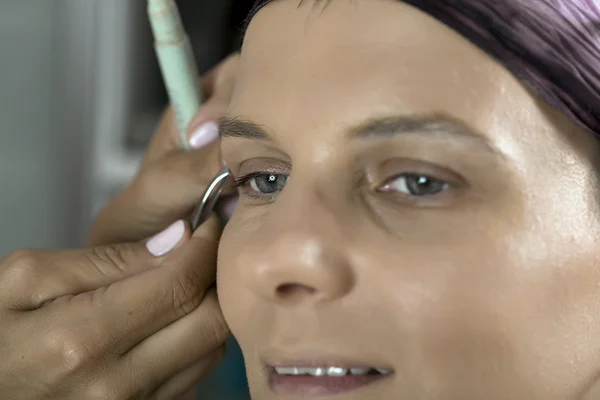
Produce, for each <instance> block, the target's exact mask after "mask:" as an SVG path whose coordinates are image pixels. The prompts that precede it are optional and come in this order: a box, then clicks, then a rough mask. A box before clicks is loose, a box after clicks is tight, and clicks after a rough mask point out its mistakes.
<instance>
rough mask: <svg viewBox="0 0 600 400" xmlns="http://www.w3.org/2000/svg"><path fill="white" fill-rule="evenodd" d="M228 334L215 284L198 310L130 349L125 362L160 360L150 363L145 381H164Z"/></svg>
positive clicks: (136, 365) (137, 364)
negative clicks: (153, 363) (158, 362)
mask: <svg viewBox="0 0 600 400" xmlns="http://www.w3.org/2000/svg"><path fill="white" fill-rule="evenodd" d="M229 334H230V332H229V328H228V327H227V324H226V323H225V319H224V318H223V314H222V312H221V308H220V306H219V301H218V299H217V294H216V289H214V288H212V289H211V290H210V291H209V292H207V294H206V297H205V298H204V300H203V301H202V304H201V305H200V306H199V307H198V308H197V309H196V310H194V311H193V312H192V313H190V314H189V315H187V316H186V317H184V318H182V319H180V320H178V321H176V322H174V323H173V324H171V325H170V326H168V327H166V328H165V329H163V330H161V331H159V332H157V333H155V334H154V335H152V336H150V337H148V338H147V339H146V340H144V341H143V342H142V343H140V344H139V345H138V346H136V347H134V348H133V349H131V351H130V352H129V353H128V354H127V355H126V357H127V362H126V364H127V365H130V366H131V367H132V368H141V367H142V366H144V365H149V362H150V360H161V362H160V364H156V365H152V366H151V371H149V374H148V375H147V376H146V378H147V379H149V382H146V383H148V384H150V383H151V382H152V380H154V381H158V382H162V381H164V380H165V379H167V378H168V377H169V376H171V375H172V374H173V371H179V370H182V369H183V368H185V367H186V366H188V365H190V364H192V363H193V362H194V361H195V360H198V359H200V358H202V357H204V356H205V355H206V354H209V353H211V352H213V351H214V350H215V349H217V348H219V347H220V346H222V345H223V343H225V340H227V338H228V337H229Z"/></svg>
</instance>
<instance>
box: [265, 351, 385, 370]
mask: <svg viewBox="0 0 600 400" xmlns="http://www.w3.org/2000/svg"><path fill="white" fill-rule="evenodd" d="M262 362H263V364H264V365H265V366H267V367H277V368H280V367H299V368H318V367H339V368H346V369H350V368H378V369H384V370H389V371H392V370H393V368H391V366H390V365H389V364H388V363H386V362H385V361H384V360H381V359H361V358H359V357H353V356H348V355H340V354H335V353H331V352H327V351H316V350H307V351H298V352H294V353H290V352H284V351H277V350H271V351H268V352H266V353H264V355H263V357H262Z"/></svg>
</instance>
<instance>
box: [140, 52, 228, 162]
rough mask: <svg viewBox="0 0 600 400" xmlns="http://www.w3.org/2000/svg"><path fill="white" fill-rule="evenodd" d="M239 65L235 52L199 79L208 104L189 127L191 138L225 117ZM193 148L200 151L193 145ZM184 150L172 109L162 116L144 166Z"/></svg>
mask: <svg viewBox="0 0 600 400" xmlns="http://www.w3.org/2000/svg"><path fill="white" fill-rule="evenodd" d="M238 63H239V55H238V54H237V53H235V54H233V55H231V56H229V57H228V58H226V59H225V60H223V61H222V62H221V63H219V64H218V65H217V66H216V67H214V68H213V69H212V70H211V71H209V72H208V73H207V74H205V75H204V77H203V78H202V79H201V80H200V86H201V88H202V92H203V95H204V98H205V104H204V105H203V106H202V108H201V109H200V110H199V112H198V115H197V116H196V118H195V119H194V122H192V124H190V125H192V126H191V127H190V130H189V131H188V137H189V138H190V139H191V137H192V136H194V134H195V133H198V132H199V129H200V128H201V127H202V126H203V125H204V124H205V123H211V124H215V123H216V122H217V121H218V119H219V118H221V117H222V116H223V115H224V114H225V111H226V110H227V108H228V107H229V102H230V101H231V97H232V95H233V89H234V86H235V80H236V77H237V69H238ZM205 130H206V129H205ZM204 140H206V139H204ZM192 147H194V148H198V146H193V145H192ZM181 148H182V145H181V139H180V135H179V132H178V131H177V126H176V123H175V118H174V115H173V111H172V109H171V108H170V107H169V108H168V109H167V111H165V113H164V114H163V118H162V119H161V122H160V124H159V128H158V130H157V131H156V133H155V134H154V136H153V138H152V141H151V142H150V146H149V148H148V152H147V153H146V157H145V159H144V165H146V164H147V163H150V162H153V161H154V160H157V159H159V158H161V157H163V156H164V155H165V154H168V153H170V152H172V151H173V150H179V149H181Z"/></svg>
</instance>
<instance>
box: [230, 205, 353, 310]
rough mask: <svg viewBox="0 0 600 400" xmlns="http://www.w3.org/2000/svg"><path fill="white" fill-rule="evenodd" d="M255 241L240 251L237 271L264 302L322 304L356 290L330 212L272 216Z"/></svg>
mask: <svg viewBox="0 0 600 400" xmlns="http://www.w3.org/2000/svg"><path fill="white" fill-rule="evenodd" d="M272 211H274V210H272ZM253 237H254V240H252V241H251V244H250V245H249V246H248V247H247V248H246V249H245V250H243V251H241V252H240V254H239V255H240V258H238V260H239V263H238V267H239V268H240V270H239V273H240V274H241V275H242V277H243V279H244V282H245V284H246V285H247V286H248V287H249V288H250V290H251V291H252V292H254V293H255V294H256V295H258V296H260V297H262V298H263V299H266V300H267V301H269V302H274V303H277V304H280V305H297V304H299V303H322V302H328V301H333V300H335V299H339V298H342V297H344V296H345V295H346V294H348V293H349V292H350V291H351V290H352V288H353V286H354V273H353V269H352V265H351V263H350V261H349V257H348V251H347V249H346V247H345V245H344V237H343V234H342V232H341V229H340V226H339V224H336V218H335V216H334V215H333V214H332V213H331V212H328V210H327V209H323V207H321V209H318V207H312V208H311V210H307V209H304V210H303V212H298V209H297V208H296V209H295V210H294V211H292V210H289V209H288V210H287V211H286V212H277V213H272V214H271V215H270V216H269V217H267V219H266V220H265V221H263V223H262V224H261V227H260V229H259V231H258V232H254V234H253ZM242 253H243V256H242Z"/></svg>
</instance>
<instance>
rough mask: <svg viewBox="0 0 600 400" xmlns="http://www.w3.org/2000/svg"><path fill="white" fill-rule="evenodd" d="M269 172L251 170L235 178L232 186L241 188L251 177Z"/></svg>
mask: <svg viewBox="0 0 600 400" xmlns="http://www.w3.org/2000/svg"><path fill="white" fill-rule="evenodd" d="M268 173H269V172H263V171H257V172H251V173H249V174H246V175H242V176H240V177H239V178H236V179H235V180H234V182H233V187H234V188H235V189H241V188H243V187H244V186H246V185H247V184H248V183H249V182H250V181H251V180H252V179H254V178H258V177H259V176H261V175H264V174H268Z"/></svg>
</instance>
